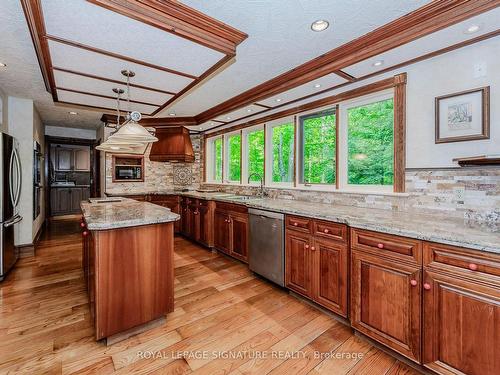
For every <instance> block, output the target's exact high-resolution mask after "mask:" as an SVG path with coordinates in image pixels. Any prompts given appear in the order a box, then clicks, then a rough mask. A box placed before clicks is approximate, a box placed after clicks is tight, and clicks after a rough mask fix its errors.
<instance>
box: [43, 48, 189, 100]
mask: <svg viewBox="0 0 500 375" xmlns="http://www.w3.org/2000/svg"><path fill="white" fill-rule="evenodd" d="M49 49H50V56H51V58H52V66H55V67H58V68H65V69H68V70H74V71H77V72H84V73H87V74H92V75H96V76H99V77H105V78H111V79H115V80H118V81H124V80H125V77H124V76H123V75H122V74H121V71H122V70H123V69H129V70H132V71H133V72H135V77H134V78H132V82H133V83H136V84H138V85H142V86H148V87H153V88H156V89H160V90H165V91H170V92H179V91H180V90H182V89H183V88H184V87H186V86H187V85H188V84H190V83H191V82H192V81H193V80H192V79H190V78H187V77H183V76H179V75H176V74H172V73H168V72H164V71H162V70H158V69H152V68H148V67H146V66H144V65H139V64H134V63H131V62H128V61H124V60H120V59H116V58H114V57H109V56H105V55H102V54H99V53H95V52H91V51H87V50H84V49H81V48H76V47H71V46H68V45H66V44H62V43H58V42H54V41H49Z"/></svg>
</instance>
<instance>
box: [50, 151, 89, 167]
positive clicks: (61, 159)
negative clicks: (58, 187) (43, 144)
mask: <svg viewBox="0 0 500 375" xmlns="http://www.w3.org/2000/svg"><path fill="white" fill-rule="evenodd" d="M52 158H53V161H54V167H55V170H56V171H63V172H64V171H78V172H88V171H90V149H89V148H88V147H85V148H74V147H55V149H54V152H53V153H52Z"/></svg>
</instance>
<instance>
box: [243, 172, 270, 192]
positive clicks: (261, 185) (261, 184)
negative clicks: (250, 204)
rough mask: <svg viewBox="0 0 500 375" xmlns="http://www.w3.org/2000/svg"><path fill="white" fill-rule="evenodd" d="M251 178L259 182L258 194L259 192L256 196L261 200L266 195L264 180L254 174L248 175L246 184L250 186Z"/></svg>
mask: <svg viewBox="0 0 500 375" xmlns="http://www.w3.org/2000/svg"><path fill="white" fill-rule="evenodd" d="M252 176H256V177H258V178H259V180H260V192H259V194H258V196H259V197H261V198H263V197H265V196H266V195H267V194H266V191H265V190H264V178H263V177H262V176H261V175H260V174H258V173H256V172H253V173H250V174H249V175H248V184H250V179H251V178H252Z"/></svg>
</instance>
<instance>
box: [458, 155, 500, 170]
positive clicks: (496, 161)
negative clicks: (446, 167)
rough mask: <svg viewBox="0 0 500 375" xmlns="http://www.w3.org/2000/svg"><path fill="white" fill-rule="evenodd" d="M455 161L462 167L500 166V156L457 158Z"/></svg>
mask: <svg viewBox="0 0 500 375" xmlns="http://www.w3.org/2000/svg"><path fill="white" fill-rule="evenodd" d="M453 161H454V162H457V163H458V165H460V166H461V167H464V166H468V165H500V155H498V154H497V155H481V156H470V157H466V158H455V159H453Z"/></svg>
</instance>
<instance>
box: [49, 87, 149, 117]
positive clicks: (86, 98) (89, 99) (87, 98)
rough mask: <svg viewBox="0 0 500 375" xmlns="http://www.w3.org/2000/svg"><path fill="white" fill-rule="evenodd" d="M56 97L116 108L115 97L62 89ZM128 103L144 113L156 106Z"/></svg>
mask: <svg viewBox="0 0 500 375" xmlns="http://www.w3.org/2000/svg"><path fill="white" fill-rule="evenodd" d="M57 98H58V99H59V101H60V102H66V103H74V104H80V105H88V106H93V107H99V108H109V109H111V110H114V109H116V100H115V99H106V98H100V97H98V96H92V95H85V94H78V93H74V92H71V91H64V90H57ZM130 105H131V107H132V108H131V109H132V110H133V111H139V112H141V113H144V114H149V113H151V112H153V111H154V110H155V109H156V108H157V107H153V106H150V105H144V104H137V103H131V104H130ZM122 108H123V107H122ZM123 109H124V108H123Z"/></svg>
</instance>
